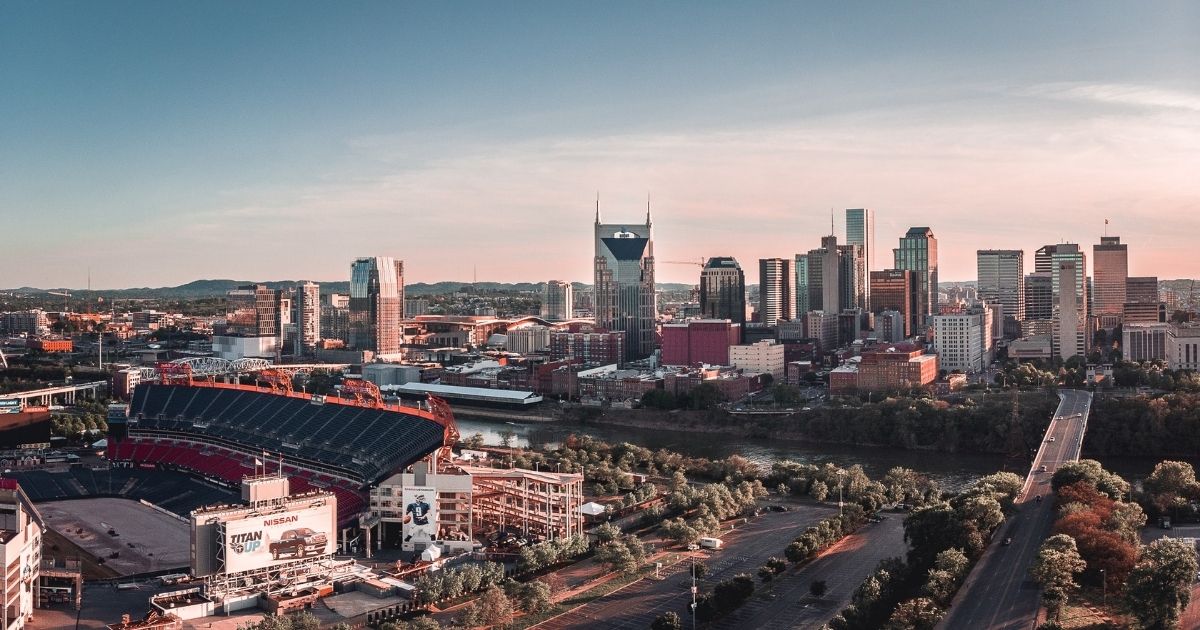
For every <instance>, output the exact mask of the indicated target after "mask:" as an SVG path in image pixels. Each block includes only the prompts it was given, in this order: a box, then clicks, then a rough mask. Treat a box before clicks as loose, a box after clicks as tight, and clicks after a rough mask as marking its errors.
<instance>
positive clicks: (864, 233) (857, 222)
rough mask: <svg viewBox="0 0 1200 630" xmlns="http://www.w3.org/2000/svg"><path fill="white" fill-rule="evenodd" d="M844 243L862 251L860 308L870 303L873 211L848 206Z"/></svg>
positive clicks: (873, 255)
mask: <svg viewBox="0 0 1200 630" xmlns="http://www.w3.org/2000/svg"><path fill="white" fill-rule="evenodd" d="M846 244H847V245H858V247H859V249H860V250H861V252H862V260H863V272H862V276H861V278H862V282H863V290H864V292H865V294H864V295H863V300H862V304H861V305H860V307H861V308H864V309H865V308H867V307H868V305H870V304H871V283H870V282H868V281H867V277H868V275H869V274H870V273H871V271H873V270H874V269H875V267H874V265H875V264H877V261H876V260H875V211H874V210H868V209H866V208H849V209H847V210H846Z"/></svg>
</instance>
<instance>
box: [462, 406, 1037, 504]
mask: <svg viewBox="0 0 1200 630" xmlns="http://www.w3.org/2000/svg"><path fill="white" fill-rule="evenodd" d="M458 428H459V431H461V432H462V434H463V436H469V435H472V434H475V433H480V434H482V435H483V438H484V441H485V442H486V443H487V444H489V445H492V446H498V445H499V444H500V441H501V440H500V433H501V432H502V431H504V430H505V429H507V430H510V431H512V432H513V433H514V434H515V437H514V438H513V442H512V443H513V445H514V446H521V447H533V448H539V447H543V446H552V447H553V446H556V445H557V444H559V443H561V442H562V440H563V438H565V437H567V436H568V435H570V434H572V433H574V434H577V435H589V436H592V437H594V438H597V439H600V440H604V441H605V442H611V443H619V442H630V443H632V444H637V445H639V446H645V447H647V448H651V449H659V448H665V449H668V450H671V451H676V452H678V453H682V454H684V455H688V456H691V457H707V458H712V459H721V458H725V457H728V456H730V455H741V456H742V457H745V458H746V459H749V460H750V461H752V462H754V463H756V464H759V465H761V466H770V465H771V464H772V463H774V462H777V461H780V460H785V459H790V460H792V461H797V462H803V463H806V464H824V463H826V462H829V463H832V464H836V465H838V466H841V467H849V466H853V465H854V464H861V465H862V467H863V469H864V470H865V471H866V472H867V474H868V475H870V476H871V477H872V478H879V477H882V476H883V474H884V473H886V472H887V470H888V469H889V468H892V467H894V466H904V467H906V468H912V469H913V470H917V471H920V472H922V473H924V474H926V475H929V477H930V478H932V479H934V480H936V481H937V482H938V483H939V484H940V485H941V486H942V487H943V488H946V489H949V490H955V489H959V488H961V487H963V486H965V485H967V484H969V483H971V482H972V481H974V480H975V479H978V478H979V477H981V476H983V475H987V474H990V473H994V472H996V471H998V470H1001V468H1002V467H1003V465H1004V458H1003V457H1000V456H997V455H978V454H973V453H972V454H960V453H931V452H928V451H904V450H899V449H891V448H877V447H865V446H851V445H845V444H811V443H807V442H791V441H784V440H767V439H754V438H739V437H733V436H729V435H721V434H714V433H692V432H687V431H671V430H659V429H641V428H630V427H619V426H611V425H579V424H567V423H543V422H532V423H504V422H487V421H480V420H474V419H467V418H460V419H459V420H458ZM1022 474H1024V472H1022Z"/></svg>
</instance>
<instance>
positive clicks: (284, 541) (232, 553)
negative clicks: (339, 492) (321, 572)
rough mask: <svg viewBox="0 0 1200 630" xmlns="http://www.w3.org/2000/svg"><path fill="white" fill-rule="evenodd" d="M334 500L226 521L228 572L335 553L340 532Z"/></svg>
mask: <svg viewBox="0 0 1200 630" xmlns="http://www.w3.org/2000/svg"><path fill="white" fill-rule="evenodd" d="M335 509H336V508H335V507H334V505H333V503H332V502H329V503H326V504H325V505H318V506H314V507H304V508H299V509H295V510H287V511H284V512H278V513H275V514H269V515H257V516H247V517H246V518H242V519H238V520H231V521H228V522H226V523H225V572H226V573H239V572H241V571H251V570H254V569H264V568H269V567H273V566H276V565H280V564H286V563H288V562H294V561H296V560H303V559H305V558H312V557H316V556H322V555H327V554H332V553H333V550H334V543H335V542H336V540H335V539H336V538H337V531H336V529H335V528H334V510H335Z"/></svg>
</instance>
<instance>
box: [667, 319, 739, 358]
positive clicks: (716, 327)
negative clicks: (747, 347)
mask: <svg viewBox="0 0 1200 630" xmlns="http://www.w3.org/2000/svg"><path fill="white" fill-rule="evenodd" d="M741 329H742V327H741V325H740V324H736V323H734V322H731V321H730V320H728V319H693V320H689V321H686V322H680V323H678V324H664V325H663V327H662V362H663V365H697V364H704V365H729V364H730V363H729V347H730V346H736V345H738V344H739V343H741V338H742V330H741Z"/></svg>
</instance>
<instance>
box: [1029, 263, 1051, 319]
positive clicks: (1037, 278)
mask: <svg viewBox="0 0 1200 630" xmlns="http://www.w3.org/2000/svg"><path fill="white" fill-rule="evenodd" d="M1051 275H1053V274H1051V273H1050V272H1049V271H1036V272H1034V273H1031V274H1029V275H1027V276H1025V320H1026V321H1028V320H1045V321H1050V320H1051V319H1053V318H1054V282H1053V281H1052V280H1051Z"/></svg>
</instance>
